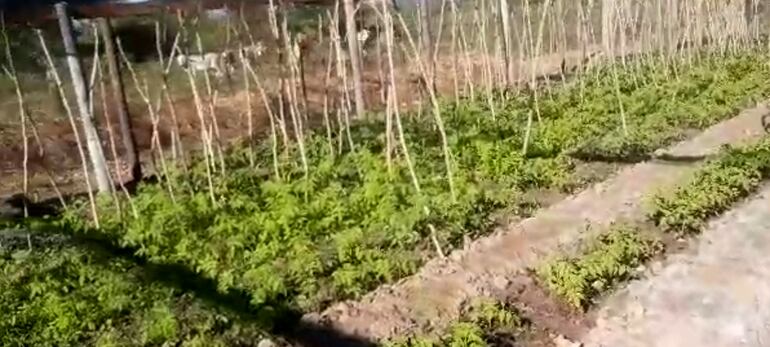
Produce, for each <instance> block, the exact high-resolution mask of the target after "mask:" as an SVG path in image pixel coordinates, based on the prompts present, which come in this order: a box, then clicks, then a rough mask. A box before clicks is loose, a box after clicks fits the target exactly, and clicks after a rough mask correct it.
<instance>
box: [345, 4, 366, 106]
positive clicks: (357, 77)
mask: <svg viewBox="0 0 770 347" xmlns="http://www.w3.org/2000/svg"><path fill="white" fill-rule="evenodd" d="M344 7H345V9H344V10H345V31H346V36H347V39H348V55H349V56H350V65H351V70H352V72H353V89H354V90H353V95H354V97H355V103H356V117H358V118H359V119H362V118H363V117H364V111H365V109H366V108H365V106H364V90H363V85H362V77H361V70H362V66H361V56H360V55H359V52H360V51H359V49H358V35H357V30H356V22H355V7H354V6H353V0H344Z"/></svg>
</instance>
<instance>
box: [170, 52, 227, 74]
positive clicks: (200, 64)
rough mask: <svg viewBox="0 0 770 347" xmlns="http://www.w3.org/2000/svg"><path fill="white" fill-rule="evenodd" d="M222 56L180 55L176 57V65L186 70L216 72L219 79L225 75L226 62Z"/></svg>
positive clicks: (213, 54)
mask: <svg viewBox="0 0 770 347" xmlns="http://www.w3.org/2000/svg"><path fill="white" fill-rule="evenodd" d="M223 60H224V59H223V56H222V54H218V53H205V54H189V55H187V54H179V55H177V56H176V63H177V64H178V65H179V66H180V67H181V68H184V69H190V70H192V71H193V72H196V71H210V70H214V73H215V74H216V76H217V77H221V76H223V75H224V69H225V66H224V64H223V63H224V61H223Z"/></svg>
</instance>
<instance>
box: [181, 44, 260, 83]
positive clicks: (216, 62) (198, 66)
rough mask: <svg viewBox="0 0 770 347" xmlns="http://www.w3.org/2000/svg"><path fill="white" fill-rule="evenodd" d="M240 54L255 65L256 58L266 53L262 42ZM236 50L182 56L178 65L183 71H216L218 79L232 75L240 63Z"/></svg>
mask: <svg viewBox="0 0 770 347" xmlns="http://www.w3.org/2000/svg"><path fill="white" fill-rule="evenodd" d="M241 50H242V51H241V52H240V53H241V54H243V56H244V57H246V59H248V60H249V62H251V63H253V62H254V60H256V58H258V57H260V56H262V54H263V53H264V51H265V47H264V45H262V42H257V43H255V44H253V45H249V46H246V47H243V48H242V49H241ZM236 53H237V51H236V50H225V51H223V52H221V53H213V52H210V53H204V54H189V55H187V54H182V53H180V54H179V55H177V56H176V63H177V65H179V67H181V68H183V69H191V70H192V71H193V72H195V71H214V74H215V75H216V76H217V77H222V76H224V75H225V72H228V73H232V72H233V70H234V68H235V64H236V63H237V62H238V55H237V54H236Z"/></svg>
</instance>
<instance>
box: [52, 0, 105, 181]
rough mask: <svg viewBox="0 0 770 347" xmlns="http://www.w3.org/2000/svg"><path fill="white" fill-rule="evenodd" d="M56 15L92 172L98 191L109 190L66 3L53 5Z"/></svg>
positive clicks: (97, 134) (100, 146)
mask: <svg viewBox="0 0 770 347" xmlns="http://www.w3.org/2000/svg"><path fill="white" fill-rule="evenodd" d="M54 7H55V8H56V16H57V17H58V19H59V28H60V29H61V35H62V43H63V44H64V51H65V53H66V55H67V64H68V65H69V70H70V76H71V78H72V87H73V89H75V96H76V99H77V105H78V111H80V120H81V121H82V122H83V132H84V133H85V136H86V146H87V147H88V155H89V158H90V159H91V165H93V173H94V176H95V177H96V184H97V187H98V189H99V192H100V193H105V192H110V191H111V186H110V177H109V175H108V173H107V165H106V163H105V160H104V152H103V151H102V144H101V141H99V133H98V132H97V131H96V127H95V126H94V123H93V115H92V114H91V110H90V108H89V101H88V98H89V96H88V91H87V90H86V88H87V86H86V83H85V81H84V75H83V70H82V68H81V67H80V59H79V57H78V52H77V49H76V47H75V39H74V36H73V33H72V24H71V23H70V19H69V16H68V15H67V5H66V3H63V2H60V3H57V4H56V5H55V6H54Z"/></svg>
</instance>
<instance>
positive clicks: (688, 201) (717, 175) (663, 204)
mask: <svg viewBox="0 0 770 347" xmlns="http://www.w3.org/2000/svg"><path fill="white" fill-rule="evenodd" d="M769 174H770V141H768V140H763V141H761V142H760V143H759V144H757V145H754V146H749V147H746V148H739V149H729V150H726V151H724V152H723V153H722V154H721V155H720V156H719V157H718V158H717V159H715V160H713V161H711V162H709V163H708V164H706V165H705V166H704V167H703V168H702V169H700V170H699V171H698V172H696V173H695V175H694V176H693V178H692V179H691V180H690V181H689V182H688V183H687V184H685V185H683V186H681V187H679V188H677V189H676V190H675V191H674V192H673V193H672V194H666V193H661V194H658V195H656V196H654V198H653V210H652V212H651V213H650V218H651V219H652V220H653V221H654V222H655V223H656V224H658V225H660V226H661V228H663V229H664V230H666V231H668V232H673V233H677V234H680V235H686V234H693V233H698V232H700V230H701V229H702V228H703V227H704V226H705V224H706V222H708V220H709V219H710V218H712V217H715V216H718V215H719V214H721V213H722V212H725V211H727V210H728V209H729V208H730V207H731V206H732V205H733V204H735V203H736V202H737V201H738V200H740V199H741V198H743V197H745V196H747V195H748V194H750V193H752V192H753V191H755V190H756V189H757V188H758V187H759V185H760V183H761V182H762V180H763V179H765V178H767V177H768V175H769Z"/></svg>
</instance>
